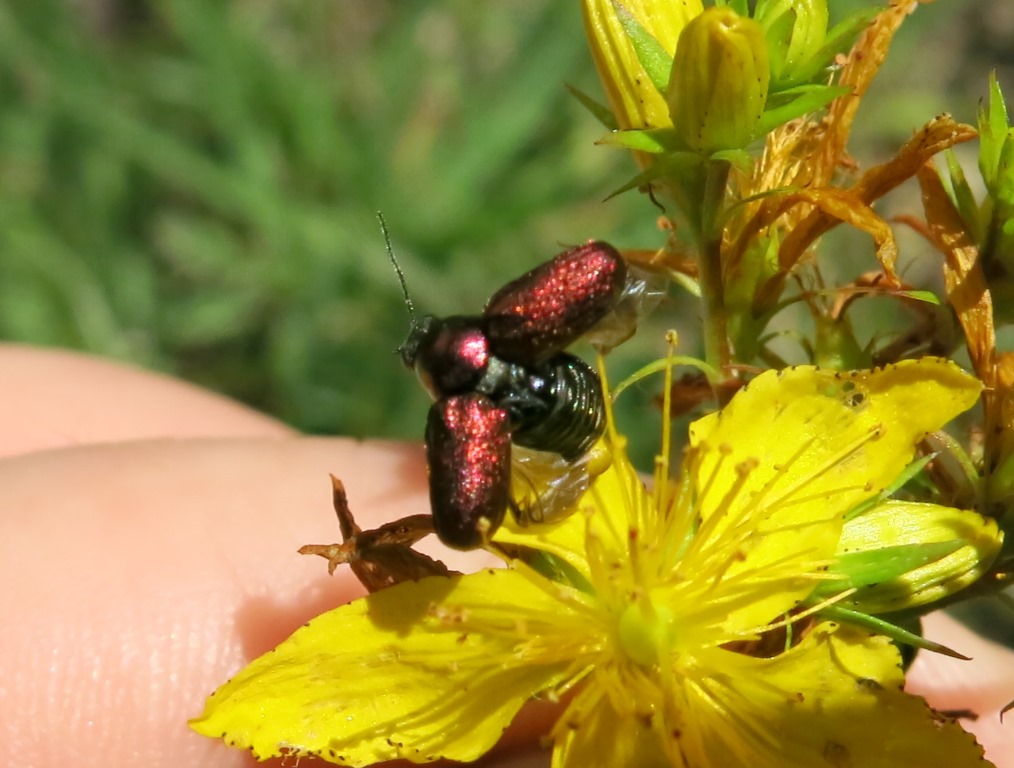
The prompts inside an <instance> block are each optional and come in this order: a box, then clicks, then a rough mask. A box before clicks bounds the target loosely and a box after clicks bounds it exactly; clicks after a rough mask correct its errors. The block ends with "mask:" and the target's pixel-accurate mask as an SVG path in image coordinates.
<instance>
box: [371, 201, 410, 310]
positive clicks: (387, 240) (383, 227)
mask: <svg viewBox="0 0 1014 768" xmlns="http://www.w3.org/2000/svg"><path fill="white" fill-rule="evenodd" d="M377 221H379V222H380V231H381V232H382V233H383V234H384V244H385V245H386V246H387V257H388V258H389V259H390V260H391V265H392V266H393V267H394V273H395V274H396V275H397V276H398V282H399V283H401V293H402V295H403V296H404V297H405V306H406V307H408V318H409V321H410V322H411V324H412V325H413V326H415V324H416V323H415V307H414V306H413V305H412V297H411V296H409V295H408V286H407V285H406V284H405V273H404V272H402V271H401V265H400V264H399V263H398V260H397V259H396V258H395V257H394V248H393V247H391V235H390V233H388V231H387V222H386V221H384V214H382V213H381V212H380V211H377Z"/></svg>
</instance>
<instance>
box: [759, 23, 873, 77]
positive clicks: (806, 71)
mask: <svg viewBox="0 0 1014 768" xmlns="http://www.w3.org/2000/svg"><path fill="white" fill-rule="evenodd" d="M881 10H883V8H882V7H873V8H866V9H863V10H860V11H856V12H855V13H853V14H851V15H850V16H847V17H846V18H844V19H842V20H841V21H840V22H838V23H837V24H835V25H834V26H833V27H832V28H831V29H830V30H829V31H828V33H827V36H826V37H825V38H824V44H823V45H822V46H821V47H820V48H819V49H818V50H817V52H816V53H815V54H814V55H813V56H812V57H811V58H810V60H809V61H808V62H807V63H806V64H801V65H800V66H799V67H798V68H797V69H796V71H795V72H793V73H792V74H791V75H789V77H787V78H784V79H782V80H780V81H779V82H778V91H779V92H784V90H785V89H786V88H791V87H793V86H795V85H799V84H801V83H805V82H807V81H809V80H812V79H813V78H814V77H815V76H816V75H817V74H818V73H819V72H821V70H823V69H825V68H826V67H827V66H828V65H829V64H830V63H831V62H832V61H833V60H834V57H835V56H836V55H837V54H839V53H841V52H842V51H844V50H845V49H846V48H849V47H850V46H851V45H852V43H853V42H854V41H855V39H856V37H858V36H859V33H860V32H862V31H863V30H864V29H866V27H867V26H869V24H870V22H871V21H873V19H875V18H876V17H877V14H879V13H880V12H881ZM772 90H774V86H772Z"/></svg>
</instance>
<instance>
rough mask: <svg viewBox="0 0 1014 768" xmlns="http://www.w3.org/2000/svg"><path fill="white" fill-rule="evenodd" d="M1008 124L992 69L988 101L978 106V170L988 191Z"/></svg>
mask: <svg viewBox="0 0 1014 768" xmlns="http://www.w3.org/2000/svg"><path fill="white" fill-rule="evenodd" d="M1008 125H1009V123H1008V121H1007V105H1006V104H1005V103H1004V100H1003V91H1001V90H1000V83H999V81H998V80H997V79H996V70H994V71H992V72H990V73H989V103H988V105H987V106H985V107H979V172H980V173H982V180H983V181H984V182H986V188H987V189H989V190H990V191H992V189H993V185H994V183H995V180H996V174H997V167H998V166H999V165H1000V153H1001V152H1002V151H1003V145H1004V140H1005V138H1006V136H1007V127H1008Z"/></svg>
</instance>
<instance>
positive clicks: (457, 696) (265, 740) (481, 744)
mask: <svg viewBox="0 0 1014 768" xmlns="http://www.w3.org/2000/svg"><path fill="white" fill-rule="evenodd" d="M434 603H437V604H439V606H440V608H439V609H437V610H436V611H435V610H434V609H431V605H433V604H434ZM515 606H516V607H517V610H516V612H512V608H514V607H515ZM541 614H545V615H546V616H548V617H549V618H548V619H547V622H548V621H553V620H555V619H556V618H557V617H559V618H560V619H561V620H563V621H565V620H566V615H565V614H566V611H565V608H564V607H562V606H561V604H560V603H558V602H556V601H554V600H553V599H552V598H551V597H549V596H547V595H546V594H545V593H544V592H542V591H541V590H539V589H538V588H536V587H535V586H533V584H532V582H530V581H529V580H527V579H525V578H524V577H523V576H521V575H520V574H518V573H515V572H512V571H505V570H500V571H484V572H482V573H478V574H472V575H470V576H464V577H462V576H457V577H452V578H442V577H434V578H427V579H423V580H421V581H418V582H403V583H401V584H398V585H397V586H395V587H392V588H390V589H386V590H383V591H381V592H377V593H375V594H373V595H370V596H369V597H366V598H363V599H360V600H356V601H355V602H352V603H350V604H348V605H345V606H342V607H341V608H337V609H335V610H333V611H329V612H328V613H325V614H323V615H321V616H318V617H317V618H316V619H314V620H312V621H310V622H309V623H308V624H306V625H305V626H303V627H302V628H300V629H298V630H297V631H296V632H295V633H294V634H293V635H292V636H291V637H290V638H289V639H288V640H286V641H285V642H284V643H282V644H281V645H279V646H278V647H277V648H276V649H274V650H273V651H269V652H268V653H266V654H265V655H264V656H261V657H260V658H259V659H256V660H255V661H253V662H252V663H251V664H250V665H249V666H248V667H247V668H246V669H244V670H242V671H241V672H240V673H239V674H238V675H236V677H234V678H233V679H232V680H230V681H229V682H227V683H226V684H225V685H223V686H222V687H221V688H219V689H218V690H217V691H216V692H215V693H214V694H212V696H211V697H210V698H209V699H208V701H207V704H206V707H205V711H204V714H203V715H202V716H201V717H199V718H197V719H195V720H193V721H191V727H193V728H194V730H196V731H197V732H199V733H202V734H204V735H206V736H213V737H221V738H223V739H224V740H225V741H226V742H227V743H229V744H230V745H232V746H236V747H242V748H247V749H250V750H251V752H252V753H253V754H254V756H255V757H257V758H258V759H266V758H268V757H273V756H280V755H289V756H306V755H316V756H320V757H322V758H324V759H325V760H329V761H331V762H339V763H341V764H343V765H372V764H374V763H376V762H379V761H383V760H391V759H395V758H408V759H410V760H413V761H423V760H433V759H437V758H438V757H445V758H450V759H453V760H463V761H465V760H474V759H476V758H477V757H479V756H480V755H482V754H483V753H484V752H486V751H487V750H488V749H489V748H490V747H491V746H493V744H494V743H495V742H496V741H497V739H498V738H499V737H500V735H501V734H502V732H503V729H504V728H505V727H506V726H507V724H508V723H509V722H510V721H511V719H512V718H513V717H514V715H515V713H516V712H517V711H518V709H519V708H520V707H521V705H522V704H523V703H524V702H525V701H527V700H528V699H529V698H530V697H531V696H532V695H534V694H535V693H537V692H539V691H540V690H543V689H544V688H546V687H549V686H552V685H554V684H555V683H556V682H558V678H559V675H560V674H561V672H562V670H561V668H559V667H558V666H554V665H547V664H543V665H532V664H528V663H527V662H526V660H525V658H524V657H523V656H522V655H521V654H520V653H519V652H518V651H517V649H516V645H517V644H518V637H519V636H521V635H523V632H524V626H518V625H521V624H522V623H523V620H524V618H525V617H531V616H533V615H534V616H538V615H541ZM478 625H481V626H483V627H484V628H486V629H487V630H488V631H486V632H479V631H474V630H472V629H470V628H471V627H473V626H478Z"/></svg>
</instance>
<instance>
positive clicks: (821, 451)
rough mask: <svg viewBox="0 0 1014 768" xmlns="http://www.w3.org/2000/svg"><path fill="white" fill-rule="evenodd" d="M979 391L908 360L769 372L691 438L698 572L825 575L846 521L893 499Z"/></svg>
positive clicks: (755, 611)
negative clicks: (922, 443) (911, 468)
mask: <svg viewBox="0 0 1014 768" xmlns="http://www.w3.org/2000/svg"><path fill="white" fill-rule="evenodd" d="M980 389H981V385H980V383H979V382H978V381H977V380H976V379H974V378H972V377H971V376H969V375H968V374H966V373H964V372H963V371H962V370H961V369H960V368H958V366H956V365H955V364H954V363H952V362H950V361H947V360H942V359H937V358H925V359H922V360H908V361H903V362H901V363H898V364H896V365H892V366H888V367H886V368H882V369H877V370H874V371H856V372H850V373H841V372H835V371H831V370H822V369H818V368H814V367H811V366H800V367H798V368H792V369H788V370H785V371H768V372H766V373H763V374H761V375H760V376H758V377H757V378H756V379H755V380H754V381H752V382H751V383H750V384H749V386H747V387H745V388H744V389H743V390H741V391H740V392H739V393H738V394H737V395H736V396H735V397H734V398H733V399H732V401H731V402H730V403H729V405H728V406H726V408H725V409H723V410H722V411H721V412H719V413H716V414H712V415H710V416H707V417H705V418H703V419H700V420H699V421H697V422H695V423H694V424H692V425H691V427H690V442H691V453H690V454H689V455H688V460H689V461H691V462H693V465H692V469H691V474H692V476H693V478H694V483H695V494H696V498H697V506H698V508H699V512H700V518H701V528H700V530H699V532H698V536H697V538H696V539H695V541H694V544H693V547H692V549H691V551H688V553H687V555H686V558H685V559H686V563H685V565H686V567H687V568H707V567H711V568H714V567H715V566H714V565H713V564H711V565H706V564H707V563H708V562H709V558H711V559H712V560H714V559H715V558H725V560H727V561H730V564H729V565H728V567H727V569H726V570H725V571H724V578H726V579H727V580H728V579H729V578H730V577H732V576H735V575H736V574H747V573H751V572H757V573H761V574H766V577H767V578H777V577H778V573H779V568H781V569H782V572H784V573H806V572H808V571H811V570H816V569H819V568H820V567H822V564H824V563H826V562H828V561H829V559H830V558H831V557H832V556H833V555H834V552H835V549H836V546H837V543H838V537H839V535H840V532H841V525H842V520H843V515H844V513H845V512H846V511H847V510H848V509H850V508H851V507H853V506H854V505H856V504H857V503H858V502H860V501H862V500H863V499H865V498H868V497H869V496H871V495H872V494H874V493H876V492H878V491H879V490H881V489H882V488H884V487H885V486H886V485H887V484H888V483H890V482H891V481H892V480H894V478H895V477H897V475H898V474H899V473H900V472H901V470H902V469H903V468H904V467H905V466H906V465H907V464H908V463H909V461H910V460H911V458H912V455H913V452H914V446H915V443H916V442H917V441H918V440H920V439H921V438H922V437H923V436H924V435H925V434H926V433H927V432H930V431H932V430H936V429H939V428H940V427H942V426H943V425H944V424H946V423H947V422H948V421H950V420H951V419H952V418H954V416H956V415H957V414H959V413H961V412H962V411H964V410H966V409H967V408H969V407H971V405H972V404H973V403H974V402H975V400H976V399H977V397H978V395H979V390H980ZM805 592H806V585H805V583H803V582H800V583H799V584H798V586H797V589H796V592H795V594H792V593H790V592H788V591H784V590H783V591H780V592H779V591H776V592H775V593H774V594H771V595H768V596H766V597H762V598H761V599H758V600H756V601H754V603H753V605H752V606H750V607H745V608H744V611H743V612H742V615H740V616H738V617H730V625H731V626H738V627H741V628H746V627H748V626H757V625H758V624H761V623H763V622H765V621H768V620H770V619H771V618H772V617H773V616H776V615H778V614H779V613H781V612H783V611H785V610H788V609H789V608H790V607H791V606H792V604H793V603H794V601H795V600H797V599H799V598H801V597H802V596H803V595H804V594H805Z"/></svg>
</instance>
